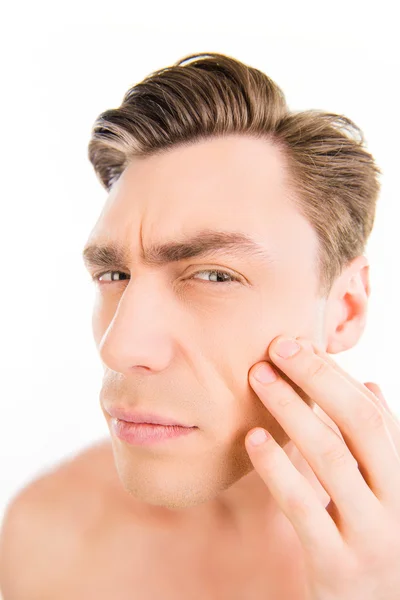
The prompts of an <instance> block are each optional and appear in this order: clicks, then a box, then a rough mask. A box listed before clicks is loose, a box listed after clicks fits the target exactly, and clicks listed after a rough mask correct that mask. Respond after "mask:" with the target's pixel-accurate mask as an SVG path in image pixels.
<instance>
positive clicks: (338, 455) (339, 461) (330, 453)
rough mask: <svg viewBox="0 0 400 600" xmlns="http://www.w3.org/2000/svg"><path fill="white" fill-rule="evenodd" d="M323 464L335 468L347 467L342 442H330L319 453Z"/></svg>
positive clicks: (347, 458) (347, 461)
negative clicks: (329, 464) (328, 464)
mask: <svg viewBox="0 0 400 600" xmlns="http://www.w3.org/2000/svg"><path fill="white" fill-rule="evenodd" d="M321 455H322V459H323V460H324V462H328V463H331V464H334V465H335V466H342V465H347V464H348V463H349V456H348V451H347V449H346V447H345V445H344V444H343V443H342V442H331V443H330V444H329V445H328V446H326V447H325V448H323V450H322V451H321Z"/></svg>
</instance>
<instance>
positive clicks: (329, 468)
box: [251, 365, 379, 529]
mask: <svg viewBox="0 0 400 600" xmlns="http://www.w3.org/2000/svg"><path fill="white" fill-rule="evenodd" d="M268 367H270V368H271V366H270V365H268ZM255 370H256V369H254V371H255ZM254 371H252V373H253V372H254ZM252 373H251V375H252ZM252 386H253V388H254V390H255V392H256V393H257V395H258V396H259V398H260V400H261V401H262V402H263V404H264V405H265V407H266V408H267V409H268V411H269V412H270V413H271V414H272V415H273V416H274V418H275V419H276V420H277V421H278V423H279V424H280V425H281V426H282V428H283V429H284V430H285V432H286V433H287V435H288V436H289V438H290V439H291V440H292V441H293V443H294V444H295V446H296V447H297V448H298V450H299V451H300V452H301V454H302V455H303V456H304V458H305V459H306V460H307V462H308V463H309V465H310V467H311V468H312V469H313V471H314V473H315V475H316V476H317V478H318V479H319V481H320V482H321V484H322V485H323V487H324V488H325V490H326V491H327V493H328V494H329V496H330V497H331V498H332V500H333V502H334V503H335V505H336V506H337V508H338V510H339V513H340V515H341V519H342V521H343V522H344V523H345V524H346V525H347V524H350V526H351V524H357V529H360V526H359V525H358V523H360V522H363V523H368V522H369V521H370V520H371V515H374V514H375V511H376V510H377V509H378V507H379V501H378V500H377V498H376V496H375V495H374V494H373V492H372V491H371V489H370V488H369V487H368V486H367V485H366V482H365V480H364V479H363V477H362V474H361V473H360V471H359V470H358V468H357V461H356V459H355V458H354V456H353V455H352V454H351V452H350V450H349V449H348V447H347V446H346V444H345V443H344V442H343V440H342V439H341V438H340V437H339V435H338V434H337V433H336V432H335V431H334V430H333V429H332V428H331V427H330V426H329V425H328V424H327V423H325V422H323V421H322V419H320V418H319V416H318V415H316V414H315V412H314V411H313V410H312V409H311V408H310V407H309V406H308V405H307V404H306V403H305V402H303V401H302V399H301V398H300V397H299V396H298V394H297V393H296V392H295V390H294V389H293V388H292V387H291V385H290V384H289V383H287V382H286V381H284V380H283V379H282V378H281V377H279V375H278V374H277V373H276V379H275V381H270V382H268V383H264V384H261V383H257V381H256V380H253V379H252Z"/></svg>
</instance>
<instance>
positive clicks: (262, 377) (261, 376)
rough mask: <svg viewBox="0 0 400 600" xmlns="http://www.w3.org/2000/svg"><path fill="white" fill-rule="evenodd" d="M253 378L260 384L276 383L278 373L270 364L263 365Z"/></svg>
mask: <svg viewBox="0 0 400 600" xmlns="http://www.w3.org/2000/svg"><path fill="white" fill-rule="evenodd" d="M253 377H254V378H255V379H257V381H259V382H260V383H271V382H272V381H276V379H277V377H276V373H275V371H274V370H273V368H272V367H271V365H269V364H268V363H262V364H261V365H260V366H259V367H257V369H256V370H255V371H254V373H253Z"/></svg>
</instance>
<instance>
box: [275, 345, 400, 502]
mask: <svg viewBox="0 0 400 600" xmlns="http://www.w3.org/2000/svg"><path fill="white" fill-rule="evenodd" d="M282 339H283V338H282V336H279V337H278V338H276V339H275V340H274V341H273V342H272V344H271V346H270V348H269V353H270V356H271V358H272V360H273V361H274V363H276V364H277V366H278V367H279V369H281V370H282V371H283V372H284V373H286V375H287V376H288V377H289V378H290V379H291V380H292V381H294V382H295V383H296V384H297V385H298V386H299V387H300V388H301V389H303V390H304V392H305V393H306V394H307V395H308V396H310V397H311V398H312V400H313V401H314V402H316V404H318V405H319V406H320V407H321V408H322V410H323V411H324V412H325V413H326V414H327V415H328V416H329V417H330V418H331V419H332V420H333V422H334V423H335V424H336V425H337V427H338V428H339V430H340V432H341V434H342V436H343V439H344V440H345V442H346V445H347V447H348V448H349V450H350V452H351V453H352V454H353V456H354V458H355V459H356V461H357V462H358V468H359V470H360V472H361V473H362V475H363V477H364V479H365V481H366V483H367V484H368V486H369V487H370V488H371V490H372V491H373V492H374V494H375V495H376V497H378V498H379V499H380V500H381V501H383V502H387V503H393V504H396V505H398V502H399V498H400V457H399V455H398V453H397V452H396V449H395V446H394V444H393V441H392V439H391V435H390V432H389V429H388V426H387V424H386V420H385V418H384V416H383V410H380V409H379V408H378V406H377V404H376V401H375V402H374V401H373V400H372V399H371V398H370V394H372V392H370V391H369V390H368V389H367V388H366V387H365V386H364V385H362V384H359V385H354V384H353V379H352V378H351V377H350V376H349V375H348V374H347V373H345V372H344V371H341V370H339V369H336V368H333V367H332V364H331V362H330V361H328V360H327V359H326V357H325V356H324V355H322V351H321V350H319V353H317V352H315V351H314V349H313V348H312V347H311V346H310V344H306V343H304V341H303V339H302V338H298V339H297V340H296V342H297V343H298V345H299V348H300V349H299V351H298V352H297V353H296V354H294V355H293V356H291V357H288V358H282V357H280V356H279V354H278V353H277V349H278V348H277V345H278V342H279V341H280V340H282ZM289 435H290V434H289Z"/></svg>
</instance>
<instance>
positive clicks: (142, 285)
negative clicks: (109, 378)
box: [99, 277, 177, 375]
mask: <svg viewBox="0 0 400 600" xmlns="http://www.w3.org/2000/svg"><path fill="white" fill-rule="evenodd" d="M172 312H173V311H172V299H171V297H170V296H169V295H168V292H166V290H165V287H164V288H163V289H161V285H160V284H157V282H156V281H155V278H153V279H151V280H149V279H146V277H141V278H140V279H138V280H137V281H135V283H132V280H131V281H130V283H129V285H128V286H127V287H126V288H125V290H124V292H123V294H122V295H121V297H120V299H119V302H118V305H117V308H116V310H115V313H114V315H113V318H112V321H111V322H110V324H109V326H108V327H107V330H106V331H105V333H104V335H103V337H102V339H101V342H100V345H99V353H100V358H101V360H102V362H103V363H104V364H105V365H106V366H107V367H108V368H109V369H112V370H113V371H116V372H119V373H124V374H129V373H132V372H133V371H134V372H140V373H141V374H143V375H145V374H146V373H147V374H150V373H151V372H153V371H161V370H163V369H165V368H167V366H168V364H169V363H170V361H171V359H172V354H173V347H174V335H176V327H177V325H176V323H175V321H176V318H174V315H173V314H172Z"/></svg>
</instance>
